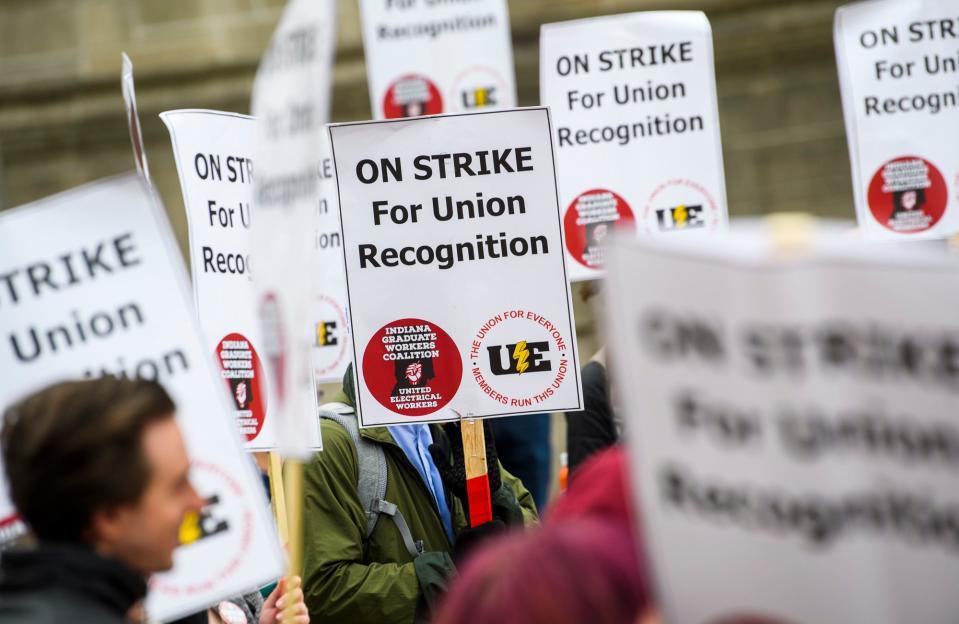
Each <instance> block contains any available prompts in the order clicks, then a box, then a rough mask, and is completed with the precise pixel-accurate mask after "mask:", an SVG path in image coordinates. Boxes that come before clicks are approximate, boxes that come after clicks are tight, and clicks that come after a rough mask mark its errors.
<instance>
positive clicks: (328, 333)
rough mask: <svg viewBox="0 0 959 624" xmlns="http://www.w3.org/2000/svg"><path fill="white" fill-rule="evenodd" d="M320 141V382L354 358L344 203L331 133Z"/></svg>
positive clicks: (316, 353) (316, 314)
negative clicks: (345, 267) (343, 228)
mask: <svg viewBox="0 0 959 624" xmlns="http://www.w3.org/2000/svg"><path fill="white" fill-rule="evenodd" d="M320 142H321V153H322V157H321V158H320V165H319V170H318V171H319V175H320V200H319V201H318V202H317V204H316V218H315V220H314V226H315V227H314V234H313V248H314V265H313V270H314V271H315V272H316V279H317V281H318V287H317V292H316V294H315V295H314V299H313V307H312V310H313V330H314V331H313V376H314V377H315V378H316V381H317V382H318V383H327V382H337V383H339V382H341V381H343V375H344V373H346V367H347V366H348V365H349V363H350V362H351V361H352V359H351V358H352V353H350V335H349V329H350V327H349V326H350V323H349V320H347V313H346V308H347V305H346V274H345V273H344V272H343V249H342V247H343V241H342V238H341V232H340V206H339V203H338V200H337V197H336V174H335V172H334V170H333V155H332V153H331V151H330V135H329V133H327V132H324V133H323V136H322V137H321V138H320Z"/></svg>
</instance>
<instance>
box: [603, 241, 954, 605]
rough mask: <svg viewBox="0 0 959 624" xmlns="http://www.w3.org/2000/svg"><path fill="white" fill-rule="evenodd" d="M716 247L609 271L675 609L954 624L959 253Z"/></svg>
mask: <svg viewBox="0 0 959 624" xmlns="http://www.w3.org/2000/svg"><path fill="white" fill-rule="evenodd" d="M759 239H762V240H759ZM697 243H698V246H699V248H700V249H699V250H695V249H694V248H693V246H692V245H683V248H682V249H677V248H676V247H672V248H669V249H668V248H666V247H664V246H663V245H664V244H663V243H653V242H650V243H647V244H645V245H641V244H639V243H635V242H633V243H630V244H628V245H623V246H621V247H618V246H617V247H614V248H613V249H612V250H611V262H610V268H609V278H608V281H607V284H608V295H609V297H610V299H609V305H608V306H607V309H608V310H609V312H610V313H611V319H612V325H611V332H612V333H611V335H612V336H616V341H615V343H613V344H611V349H613V347H615V349H613V350H612V355H613V357H614V359H613V362H612V365H611V368H610V375H611V378H612V379H613V388H614V390H618V391H619V393H620V394H621V396H622V397H623V398H624V399H626V403H625V404H624V411H623V413H624V415H625V417H626V427H625V428H626V430H627V433H628V442H629V445H630V452H631V455H632V457H631V459H632V462H631V464H632V471H633V474H632V477H633V483H634V484H635V487H636V489H637V491H638V494H637V496H638V507H639V508H640V509H641V511H642V517H643V521H642V524H643V528H644V531H645V544H646V548H647V552H649V553H651V555H652V560H653V564H654V568H655V570H654V571H655V576H656V577H657V581H658V583H659V592H658V595H659V596H660V597H661V599H662V601H663V606H664V607H665V613H664V619H665V620H666V621H668V622H674V623H676V624H702V623H711V624H720V623H726V622H775V623H790V622H791V623H795V624H800V623H808V622H820V623H822V624H839V623H846V622H875V623H877V624H883V623H888V624H893V623H900V622H910V623H923V624H932V623H933V622H942V621H944V620H948V619H950V617H951V614H954V613H957V610H959V594H957V592H956V591H955V583H954V579H955V578H956V575H957V574H959V548H957V545H959V476H957V471H956V467H957V466H959V423H957V422H956V418H955V413H956V405H957V404H959V318H957V317H956V314H955V311H956V309H957V306H959V262H957V261H956V259H954V258H952V259H950V258H946V257H944V256H932V257H929V256H916V255H915V253H917V250H915V249H910V250H906V251H912V252H914V253H913V254H909V255H904V256H902V257H892V254H893V253H894V252H895V251H896V250H895V249H889V248H875V247H873V248H871V249H866V250H863V249H859V248H850V242H849V239H848V237H840V238H839V240H838V241H822V242H821V243H819V246H820V247H821V250H820V251H817V252H811V253H810V255H809V256H808V257H806V258H801V259H794V260H791V261H784V260H775V259H773V258H771V257H770V252H769V247H770V245H769V242H768V240H765V237H758V236H755V235H754V236H747V237H745V238H744V239H742V238H740V237H734V238H731V239H730V240H728V241H724V242H722V244H713V243H710V242H708V241H697ZM891 293H894V294H891Z"/></svg>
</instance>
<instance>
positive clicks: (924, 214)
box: [868, 156, 949, 234]
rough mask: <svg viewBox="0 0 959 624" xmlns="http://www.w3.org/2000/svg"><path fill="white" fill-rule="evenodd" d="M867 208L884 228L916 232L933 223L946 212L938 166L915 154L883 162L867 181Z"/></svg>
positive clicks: (900, 232) (947, 193) (903, 232)
mask: <svg viewBox="0 0 959 624" xmlns="http://www.w3.org/2000/svg"><path fill="white" fill-rule="evenodd" d="M868 201H869V210H870V211H871V212H872V216H873V217H874V218H875V219H876V221H878V222H879V223H880V224H881V225H882V226H883V227H885V228H886V229H889V230H892V231H893V232H898V233H899V234H915V233H918V232H924V231H925V230H928V229H929V228H931V227H933V226H934V225H935V224H936V223H938V222H939V219H941V218H942V215H943V214H944V213H945V212H946V204H947V203H948V202H949V190H948V189H947V188H946V180H945V179H944V178H943V177H942V174H941V173H940V172H939V169H937V168H936V166H935V165H933V164H932V163H931V162H929V161H928V160H926V159H924V158H920V157H918V156H902V157H899V158H894V159H893V160H890V161H889V162H887V163H885V164H883V166H882V167H880V168H879V171H877V172H876V174H875V175H874V176H873V177H872V181H871V182H870V183H869V196H868Z"/></svg>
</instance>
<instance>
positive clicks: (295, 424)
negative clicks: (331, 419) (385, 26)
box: [251, 0, 336, 458]
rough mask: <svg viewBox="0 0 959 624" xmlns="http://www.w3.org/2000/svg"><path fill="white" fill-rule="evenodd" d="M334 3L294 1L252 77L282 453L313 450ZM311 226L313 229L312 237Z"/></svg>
mask: <svg viewBox="0 0 959 624" xmlns="http://www.w3.org/2000/svg"><path fill="white" fill-rule="evenodd" d="M334 9H335V3H333V2H330V1H323V2H317V1H315V0H291V2H290V3H289V4H288V5H287V7H286V10H285V11H284V13H283V17H282V18H281V19H280V23H279V25H278V26H277V29H276V32H275V33H274V34H273V39H272V40H271V42H270V48H269V49H268V50H267V52H266V54H265V55H264V57H263V60H262V62H261V63H260V67H259V69H258V70H257V73H256V79H255V81H254V84H253V97H252V105H251V107H252V109H253V116H254V117H255V118H256V120H257V121H256V132H255V147H256V149H255V153H254V159H255V160H256V162H257V169H256V177H255V179H254V191H255V202H254V203H255V205H256V220H255V221H254V222H253V247H252V255H253V257H254V258H257V264H256V271H255V273H254V276H253V280H254V291H255V294H254V302H253V305H254V306H255V307H256V312H257V315H258V317H259V319H260V323H261V326H262V332H263V333H262V334H261V335H262V336H263V338H264V341H265V342H264V349H263V351H264V356H265V357H266V358H268V359H269V360H270V370H271V371H272V373H273V375H274V379H273V383H272V388H274V390H275V395H274V396H275V402H274V405H275V406H276V416H277V419H278V424H277V440H278V443H279V447H280V451H281V452H282V453H283V454H284V455H286V456H295V457H303V458H305V457H308V456H309V454H310V452H309V443H308V442H309V440H310V436H311V435H312V433H311V431H312V430H313V427H312V426H308V425H307V423H306V421H305V419H304V418H303V417H302V415H303V414H305V413H310V414H315V413H316V410H315V404H316V387H315V384H314V379H313V361H312V349H313V345H314V344H315V341H316V338H315V336H314V334H315V327H316V326H315V323H316V318H314V312H313V310H314V301H313V299H314V293H316V292H318V287H319V285H318V284H317V283H316V280H315V278H316V275H315V272H314V271H313V267H314V264H315V253H314V243H313V242H312V240H311V238H314V237H315V235H316V232H315V230H314V227H315V217H316V213H317V211H318V206H319V205H320V201H321V192H320V188H319V187H320V184H321V180H320V177H319V175H318V168H319V167H320V165H321V161H322V158H323V155H324V153H323V143H322V141H323V135H324V134H325V133H326V129H325V127H324V124H325V123H326V121H327V118H328V117H329V96H330V93H329V92H330V75H331V71H332V68H331V64H332V61H333V49H334V44H335V41H336V36H335V25H336V15H335V10H334ZM311 235H313V236H311Z"/></svg>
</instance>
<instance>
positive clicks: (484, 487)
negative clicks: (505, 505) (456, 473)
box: [460, 418, 493, 527]
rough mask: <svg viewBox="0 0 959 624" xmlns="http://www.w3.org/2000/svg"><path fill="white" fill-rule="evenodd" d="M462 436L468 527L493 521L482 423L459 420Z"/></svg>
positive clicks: (468, 419) (470, 419)
mask: <svg viewBox="0 0 959 624" xmlns="http://www.w3.org/2000/svg"><path fill="white" fill-rule="evenodd" d="M460 432H461V433H462V435H463V459H464V460H465V462H466V496H467V498H468V499H469V513H470V517H469V521H470V526H471V527H475V526H479V525H481V524H484V523H486V522H490V521H491V520H492V519H493V504H492V501H491V500H490V489H489V475H488V474H487V470H486V436H485V435H483V423H482V422H481V421H478V420H475V419H473V418H465V419H462V420H460Z"/></svg>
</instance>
